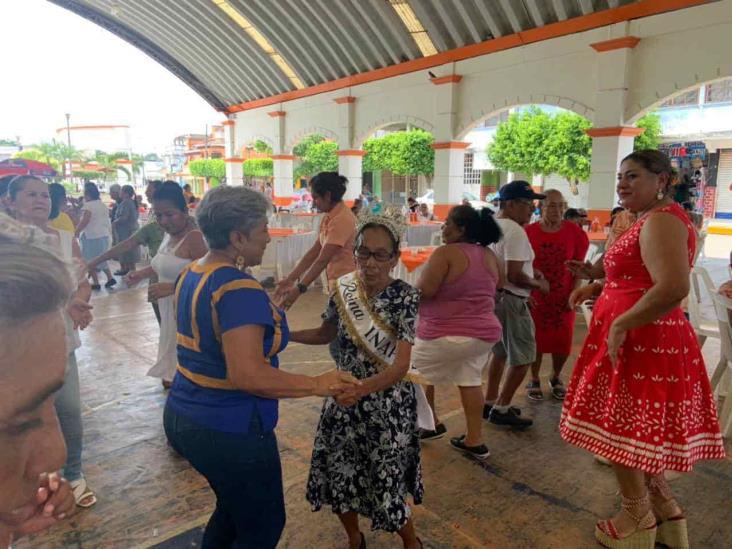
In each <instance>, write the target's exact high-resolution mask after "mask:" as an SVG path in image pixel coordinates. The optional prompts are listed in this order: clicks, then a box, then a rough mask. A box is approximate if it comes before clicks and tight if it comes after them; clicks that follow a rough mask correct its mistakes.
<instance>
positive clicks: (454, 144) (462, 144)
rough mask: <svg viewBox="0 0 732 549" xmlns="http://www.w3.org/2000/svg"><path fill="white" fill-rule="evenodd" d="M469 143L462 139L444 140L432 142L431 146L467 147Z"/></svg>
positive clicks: (436, 147) (434, 147) (441, 147)
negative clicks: (442, 141)
mask: <svg viewBox="0 0 732 549" xmlns="http://www.w3.org/2000/svg"><path fill="white" fill-rule="evenodd" d="M468 147H470V143H466V142H464V141H445V142H444V143H432V148H433V149H435V150H438V149H467V148H468Z"/></svg>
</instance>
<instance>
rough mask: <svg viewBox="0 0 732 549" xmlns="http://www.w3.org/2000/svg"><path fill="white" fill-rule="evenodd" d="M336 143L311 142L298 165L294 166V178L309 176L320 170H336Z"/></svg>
mask: <svg viewBox="0 0 732 549" xmlns="http://www.w3.org/2000/svg"><path fill="white" fill-rule="evenodd" d="M337 151H338V143H334V142H333V141H318V142H316V143H312V144H311V145H310V146H309V147H308V148H307V150H306V151H305V156H304V157H303V158H302V162H301V163H300V165H299V166H298V167H297V168H295V172H294V176H295V178H296V179H299V178H301V177H311V176H313V175H315V174H317V173H320V172H336V171H338V155H337V154H336V152H337Z"/></svg>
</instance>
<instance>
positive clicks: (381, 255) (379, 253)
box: [354, 248, 395, 263]
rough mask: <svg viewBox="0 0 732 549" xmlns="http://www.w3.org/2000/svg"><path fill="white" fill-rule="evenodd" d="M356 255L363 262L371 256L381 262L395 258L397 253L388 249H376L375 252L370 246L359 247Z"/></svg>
mask: <svg viewBox="0 0 732 549" xmlns="http://www.w3.org/2000/svg"><path fill="white" fill-rule="evenodd" d="M354 255H355V256H356V259H358V260H359V261H360V262H361V263H366V262H367V261H368V260H369V258H371V257H373V258H374V259H375V260H376V261H378V262H379V263H385V262H387V261H389V260H390V259H391V258H393V257H394V255H395V254H394V253H393V252H391V253H390V252H387V251H386V250H376V251H375V252H372V251H371V250H369V249H368V248H357V249H356V251H355V252H354Z"/></svg>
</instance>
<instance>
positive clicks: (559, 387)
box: [549, 377, 567, 400]
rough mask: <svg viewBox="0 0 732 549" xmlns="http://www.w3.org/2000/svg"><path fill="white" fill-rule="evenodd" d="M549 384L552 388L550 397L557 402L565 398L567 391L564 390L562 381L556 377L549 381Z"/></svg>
mask: <svg viewBox="0 0 732 549" xmlns="http://www.w3.org/2000/svg"><path fill="white" fill-rule="evenodd" d="M549 383H550V384H551V386H552V396H553V397H554V398H556V399H557V400H564V397H565V396H567V390H566V389H565V388H564V383H562V380H561V379H559V378H558V377H557V378H554V379H552V380H550V381H549Z"/></svg>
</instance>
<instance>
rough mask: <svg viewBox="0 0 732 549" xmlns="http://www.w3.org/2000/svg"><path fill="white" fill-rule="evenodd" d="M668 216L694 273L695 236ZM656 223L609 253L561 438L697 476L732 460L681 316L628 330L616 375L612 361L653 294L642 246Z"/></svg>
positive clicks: (634, 462)
mask: <svg viewBox="0 0 732 549" xmlns="http://www.w3.org/2000/svg"><path fill="white" fill-rule="evenodd" d="M659 212H666V213H670V214H672V215H675V216H676V217H678V218H679V219H681V220H682V221H683V222H684V223H685V224H686V226H687V230H688V232H689V238H688V241H687V248H688V251H689V264H690V265H691V264H692V262H693V257H694V249H695V245H696V234H695V232H694V229H693V227H692V226H691V224H690V222H689V221H688V218H687V216H686V214H685V213H684V211H683V210H682V209H681V208H680V207H679V206H678V205H676V204H674V205H671V206H667V207H665V208H662V209H660V210H659ZM647 219H648V217H645V218H643V219H641V220H639V221H638V222H637V223H636V224H635V225H633V227H631V228H630V229H629V230H628V231H627V232H625V233H624V234H623V235H622V236H621V237H620V238H619V239H618V240H617V241H616V242H615V244H614V245H613V246H612V247H611V248H610V249H609V250H608V251H607V253H606V254H605V258H604V266H605V274H606V283H605V289H604V290H603V292H602V294H601V295H600V297H599V298H598V300H597V303H596V304H595V307H594V310H593V316H592V322H591V325H590V328H589V333H588V335H587V339H586V340H585V345H584V348H583V349H582V352H581V353H580V356H579V357H578V358H577V363H576V364H575V368H574V372H573V374H572V379H571V381H570V384H569V387H568V390H567V396H566V398H565V400H564V408H563V410H562V418H561V420H560V424H559V432H560V434H561V436H562V438H563V439H564V440H565V441H567V442H569V443H570V444H574V445H575V446H579V447H580V448H585V449H587V450H589V451H590V452H593V453H595V454H599V455H601V456H603V457H605V458H607V459H609V460H611V461H614V462H616V463H620V464H621V465H625V466H626V467H631V468H634V469H641V470H643V471H645V472H647V473H650V474H658V473H660V472H662V471H665V470H674V471H682V472H683V471H690V470H691V468H692V466H693V465H694V463H695V462H696V461H699V460H704V459H723V458H725V456H726V454H725V450H724V446H723V441H722V437H721V435H720V432H719V422H718V420H717V408H716V405H715V402H714V397H713V395H712V391H711V388H710V385H709V379H708V377H707V372H706V369H705V367H704V359H703V358H702V354H701V350H700V349H699V344H698V343H697V340H696V335H695V334H694V330H693V329H692V327H691V325H690V324H689V322H688V320H686V318H685V317H684V314H683V312H682V310H681V308H676V309H674V310H673V311H671V312H670V313H668V314H667V315H666V316H664V317H662V318H660V319H658V320H656V321H655V322H653V323H651V324H648V325H645V326H641V327H640V328H636V329H633V330H629V331H628V333H627V337H626V340H625V343H624V344H623V346H622V348H621V349H620V352H619V358H618V364H617V368H616V369H613V367H612V366H611V364H610V359H609V357H608V355H607V335H608V331H609V330H610V326H611V324H612V323H613V321H614V320H615V319H616V318H617V317H618V316H620V315H621V314H623V313H625V312H626V311H627V310H628V309H630V308H631V307H632V306H633V305H635V303H636V302H637V301H638V300H639V299H640V298H641V297H642V296H643V294H644V293H645V292H646V291H648V289H649V288H651V286H653V282H652V280H651V276H650V274H649V273H648V271H647V270H646V268H645V265H644V264H643V260H642V258H641V252H640V243H639V236H640V231H641V229H642V228H643V225H644V223H645V222H646V221H647Z"/></svg>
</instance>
